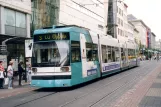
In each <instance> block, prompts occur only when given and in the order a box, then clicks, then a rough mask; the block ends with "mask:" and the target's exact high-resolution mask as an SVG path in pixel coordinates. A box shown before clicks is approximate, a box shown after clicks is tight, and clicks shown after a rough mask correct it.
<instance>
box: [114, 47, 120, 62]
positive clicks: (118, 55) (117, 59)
mask: <svg viewBox="0 0 161 107" xmlns="http://www.w3.org/2000/svg"><path fill="white" fill-rule="evenodd" d="M115 57H116V60H115V61H119V60H120V52H119V48H118V47H115Z"/></svg>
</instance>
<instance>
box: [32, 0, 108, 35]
mask: <svg viewBox="0 0 161 107" xmlns="http://www.w3.org/2000/svg"><path fill="white" fill-rule="evenodd" d="M107 1H108V0H74V1H73V0H33V1H32V21H31V26H32V29H33V30H32V32H33V31H34V30H35V29H38V28H42V27H46V26H52V25H77V26H81V27H85V28H87V29H90V30H91V31H92V32H94V33H97V34H102V35H105V32H106V31H107V30H106V26H107V9H108V8H107V7H108V4H107V3H104V2H107Z"/></svg>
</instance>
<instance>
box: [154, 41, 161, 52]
mask: <svg viewBox="0 0 161 107" xmlns="http://www.w3.org/2000/svg"><path fill="white" fill-rule="evenodd" d="M155 49H156V50H160V51H161V41H160V40H159V41H155Z"/></svg>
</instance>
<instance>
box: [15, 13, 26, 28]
mask: <svg viewBox="0 0 161 107" xmlns="http://www.w3.org/2000/svg"><path fill="white" fill-rule="evenodd" d="M16 27H20V28H26V17H25V14H24V13H21V12H16Z"/></svg>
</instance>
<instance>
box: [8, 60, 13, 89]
mask: <svg viewBox="0 0 161 107" xmlns="http://www.w3.org/2000/svg"><path fill="white" fill-rule="evenodd" d="M12 66H13V62H12V61H10V62H9V66H8V68H7V76H8V79H9V80H8V89H13V84H12V81H13V67H12Z"/></svg>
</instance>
